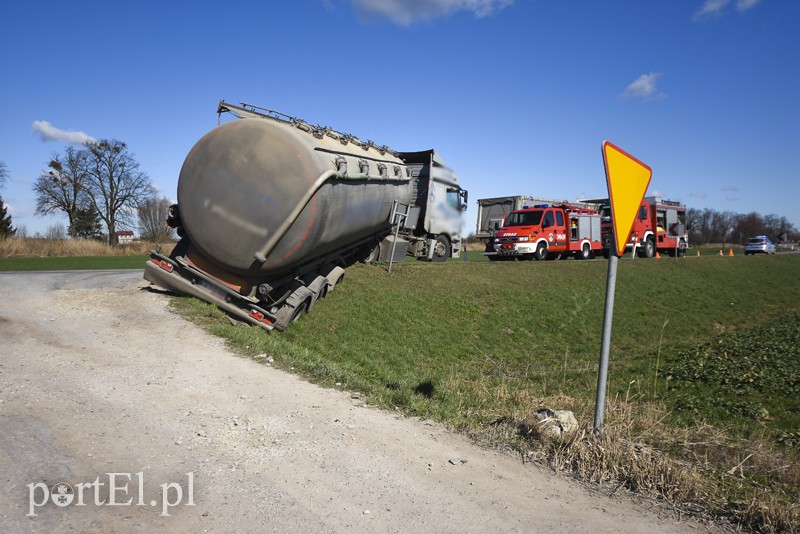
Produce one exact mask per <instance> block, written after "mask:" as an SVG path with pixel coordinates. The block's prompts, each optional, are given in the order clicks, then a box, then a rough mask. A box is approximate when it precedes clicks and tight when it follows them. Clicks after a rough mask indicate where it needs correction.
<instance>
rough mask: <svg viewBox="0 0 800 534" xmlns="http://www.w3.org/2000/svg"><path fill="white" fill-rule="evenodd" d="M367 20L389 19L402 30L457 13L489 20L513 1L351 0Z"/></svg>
mask: <svg viewBox="0 0 800 534" xmlns="http://www.w3.org/2000/svg"><path fill="white" fill-rule="evenodd" d="M352 2H353V6H354V7H355V8H356V11H357V12H358V14H359V16H360V17H362V18H364V19H368V20H369V19H375V18H387V19H389V20H391V21H392V22H394V23H396V24H400V25H401V26H409V25H411V24H413V23H414V22H419V21H421V20H429V19H434V18H436V17H441V16H445V15H449V14H450V13H454V12H457V11H469V12H472V14H473V15H474V16H475V17H476V18H483V17H488V16H489V15H491V14H492V13H494V12H496V11H500V10H501V9H504V8H506V7H508V6H510V5H511V4H513V3H514V0H352Z"/></svg>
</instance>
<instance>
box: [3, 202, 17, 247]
mask: <svg viewBox="0 0 800 534" xmlns="http://www.w3.org/2000/svg"><path fill="white" fill-rule="evenodd" d="M7 237H14V227H13V226H11V215H9V214H8V208H6V205H5V203H3V197H0V239H5V238H7Z"/></svg>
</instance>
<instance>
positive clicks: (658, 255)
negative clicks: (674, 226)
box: [656, 250, 661, 258]
mask: <svg viewBox="0 0 800 534" xmlns="http://www.w3.org/2000/svg"><path fill="white" fill-rule="evenodd" d="M660 257H661V254H659V253H658V251H657V250H656V258H660Z"/></svg>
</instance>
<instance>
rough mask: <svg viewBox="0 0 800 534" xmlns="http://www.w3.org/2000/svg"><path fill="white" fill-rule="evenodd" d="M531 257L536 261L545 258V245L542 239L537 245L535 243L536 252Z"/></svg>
mask: <svg viewBox="0 0 800 534" xmlns="http://www.w3.org/2000/svg"><path fill="white" fill-rule="evenodd" d="M533 257H534V258H535V259H536V260H538V261H541V260H544V259H547V245H546V244H545V243H544V241H541V242H539V244H538V245H536V252H534V253H533Z"/></svg>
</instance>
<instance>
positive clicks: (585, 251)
mask: <svg viewBox="0 0 800 534" xmlns="http://www.w3.org/2000/svg"><path fill="white" fill-rule="evenodd" d="M575 257H576V258H577V259H579V260H588V259H590V258H591V257H592V247H590V246H589V243H584V244H583V246H582V247H581V251H580V252H578V253H576V254H575Z"/></svg>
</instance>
